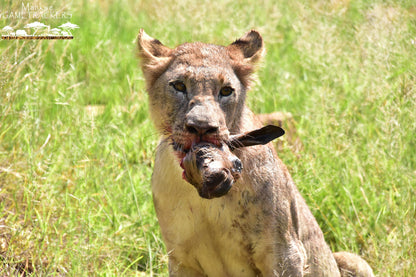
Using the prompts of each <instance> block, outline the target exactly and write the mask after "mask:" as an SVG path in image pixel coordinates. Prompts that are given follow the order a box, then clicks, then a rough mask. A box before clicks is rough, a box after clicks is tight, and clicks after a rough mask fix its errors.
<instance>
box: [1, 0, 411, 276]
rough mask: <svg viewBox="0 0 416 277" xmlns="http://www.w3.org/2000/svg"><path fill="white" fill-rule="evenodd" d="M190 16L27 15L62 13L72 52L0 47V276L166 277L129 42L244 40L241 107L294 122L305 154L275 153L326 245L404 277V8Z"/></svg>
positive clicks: (230, 10)
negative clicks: (257, 39) (250, 82)
mask: <svg viewBox="0 0 416 277" xmlns="http://www.w3.org/2000/svg"><path fill="white" fill-rule="evenodd" d="M204 2H205V3H203V4H198V5H196V4H194V2H193V1H190V0H182V1H179V2H178V3H176V4H173V3H172V4H166V2H165V1H161V0H160V1H131V0H122V1H110V3H107V2H104V1H97V2H95V1H81V0H76V1H72V2H71V4H65V5H64V4H59V3H56V2H54V1H50V2H47V1H40V2H39V5H40V6H51V5H52V6H53V9H55V10H64V11H67V12H68V13H71V14H72V18H71V19H70V21H71V22H72V23H75V24H78V25H79V26H80V29H78V30H74V31H73V34H74V37H75V38H74V40H72V41H0V275H1V276H3V275H12V274H19V273H21V272H24V271H27V272H32V273H33V274H34V275H41V276H61V275H68V276H91V275H98V276H151V275H161V276H166V275H167V255H166V253H165V248H164V246H163V242H162V240H161V238H160V232H159V228H158V224H157V220H156V216H155V212H154V209H153V205H152V200H151V198H152V196H151V192H150V177H151V174H152V165H153V161H154V149H155V147H156V145H157V140H158V135H157V133H156V132H155V130H154V128H153V125H152V123H151V122H150V119H149V117H148V114H147V109H148V107H147V96H146V93H145V90H144V80H143V76H142V74H141V72H140V70H139V69H138V66H137V64H138V62H137V60H136V59H135V52H134V47H135V45H134V40H135V37H136V34H137V33H138V30H139V28H144V29H145V30H146V32H147V33H148V34H150V35H151V36H153V37H156V38H158V39H160V40H161V41H162V42H164V43H165V44H166V45H168V46H171V47H173V46H175V45H177V44H179V43H183V42H186V41H195V40H200V41H204V42H213V43H218V44H228V43H230V42H232V41H233V40H234V39H236V38H238V37H240V36H241V35H242V34H243V33H244V32H245V31H247V30H249V29H251V28H255V29H257V30H259V31H260V32H261V33H262V35H263V38H264V40H265V43H266V48H267V54H266V56H265V58H264V62H263V66H262V67H261V68H260V70H259V72H258V81H257V82H256V85H255V86H254V87H253V89H252V91H251V93H250V95H249V97H248V105H249V106H250V107H251V108H252V109H253V110H254V111H255V112H257V113H268V112H273V111H286V112H291V113H292V114H293V115H294V119H295V121H296V128H297V134H298V136H299V138H300V140H301V141H302V145H303V147H302V148H301V149H300V150H299V149H298V148H296V149H295V148H294V147H292V146H291V145H290V143H285V146H286V147H285V148H284V149H283V150H282V151H280V153H279V155H280V157H281V158H282V159H283V161H284V162H285V163H286V164H287V165H288V167H289V169H290V171H291V172H292V176H293V178H294V179H295V181H296V183H297V185H298V187H299V189H300V190H301V192H302V194H303V195H304V197H305V199H306V201H307V202H308V204H309V206H310V207H311V209H312V211H313V213H314V215H315V216H316V218H317V220H318V222H319V224H320V226H321V228H322V230H323V231H324V233H325V237H326V240H327V242H328V243H329V244H330V246H331V247H332V249H333V250H334V251H340V250H346V251H352V252H355V253H359V254H360V255H362V256H363V257H364V258H365V259H366V260H367V261H368V262H369V263H370V264H371V266H372V267H373V268H374V271H375V273H376V274H377V275H378V276H415V275H416V268H415V267H414V264H415V263H416V233H415V230H414V229H415V226H416V220H415V218H416V204H415V203H416V139H415V134H416V91H415V87H416V70H415V64H416V45H415V44H412V43H411V41H412V40H414V39H416V5H415V4H414V3H413V1H411V0H409V1H387V0H386V1H381V0H379V1H376V0H374V1H365V0H355V1H354V0H350V1H348V0H334V1H324V0H318V1H301V0H298V1H268V0H265V1H260V2H259V1H249V0H239V1H231V0H229V1H221V2H219V3H216V4H211V2H209V1H204ZM311 2H313V3H311ZM20 5H21V3H19V2H16V1H13V2H12V1H5V0H2V1H0V12H2V13H3V14H4V11H11V10H14V11H17V10H20V9H21V7H20ZM32 21H33V20H32ZM40 21H42V22H44V23H45V24H48V25H60V24H62V23H65V22H66V20H59V19H51V18H49V19H44V20H40ZM28 22H30V20H29V19H10V18H4V17H0V28H2V27H4V26H6V25H11V26H12V27H19V26H20V28H21V27H23V26H24V24H26V23H28Z"/></svg>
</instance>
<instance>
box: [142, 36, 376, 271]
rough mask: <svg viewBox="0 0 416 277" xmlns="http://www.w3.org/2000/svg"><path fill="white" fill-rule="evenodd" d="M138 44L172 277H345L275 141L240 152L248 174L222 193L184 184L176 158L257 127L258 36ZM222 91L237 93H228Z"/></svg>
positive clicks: (158, 206) (156, 190) (154, 183)
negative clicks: (252, 94)
mask: <svg viewBox="0 0 416 277" xmlns="http://www.w3.org/2000/svg"><path fill="white" fill-rule="evenodd" d="M138 48H139V55H140V57H141V62H142V64H141V65H142V70H143V73H144V76H145V79H146V83H147V90H148V93H149V103H150V112H151V115H152V118H153V121H154V123H155V126H156V128H157V129H158V130H159V131H160V133H161V135H162V137H161V140H160V143H159V146H158V148H157V151H156V159H155V165H154V172H153V176H152V191H153V200H154V205H155V209H156V213H157V217H158V220H159V224H160V227H161V231H162V236H163V240H164V242H165V244H166V248H167V250H168V253H169V274H170V276H215V277H216V276H340V270H339V269H338V266H337V263H336V261H335V259H334V256H333V254H332V253H331V250H330V249H329V247H328V245H327V244H326V243H325V241H324V237H323V234H322V231H321V230H320V228H319V226H318V224H317V222H316V220H315V218H314V217H313V215H312V214H311V212H310V210H309V208H308V207H307V205H306V203H305V201H304V199H303V198H302V196H301V195H300V193H299V191H298V190H297V188H296V186H295V184H294V183H293V181H292V178H291V176H290V174H289V172H288V170H287V168H286V167H285V166H284V165H283V163H282V162H281V160H280V159H279V158H278V157H277V155H276V152H275V151H274V149H273V147H272V145H271V144H268V145H259V146H250V147H246V148H242V149H236V150H234V152H233V154H234V155H236V156H237V157H238V158H239V159H240V160H241V162H242V164H243V166H244V169H243V172H242V174H241V177H240V178H239V179H238V181H237V182H236V183H235V184H234V185H233V187H232V188H231V189H230V191H229V192H228V193H227V194H226V195H224V196H222V197H219V198H213V199H204V198H201V197H200V196H199V195H198V192H197V190H196V189H195V188H194V187H193V186H192V185H191V184H189V183H187V182H186V181H184V180H183V179H182V169H181V167H180V161H181V160H182V159H183V158H184V156H185V152H186V151H189V149H190V148H191V146H192V145H193V144H195V143H199V142H209V143H213V144H219V143H221V142H224V141H227V140H228V138H229V136H230V135H234V134H240V133H243V132H247V131H250V130H253V129H256V128H259V127H261V125H260V123H259V121H258V120H257V119H256V118H255V116H254V115H253V113H252V112H251V111H250V110H249V109H248V108H247V107H246V106H245V98H246V93H247V90H248V87H249V84H250V78H251V73H252V72H253V70H254V68H255V65H256V62H257V61H258V60H259V58H260V57H261V56H262V54H263V52H264V48H263V40H262V38H261V36H260V34H259V33H258V32H256V31H250V32H248V33H247V34H246V35H244V36H243V37H242V38H240V39H239V40H236V41H235V42H234V43H232V44H230V45H229V46H227V47H223V46H218V45H211V44H205V43H200V42H197V43H185V44H182V45H180V46H178V47H176V48H175V49H170V48H168V47H166V46H164V45H162V44H161V43H160V42H159V41H157V40H155V39H153V38H151V37H150V36H148V35H146V34H145V32H144V31H143V30H141V31H140V34H139V37H138ZM178 82H179V85H177V84H178ZM184 87H186V90H184V89H183V88H184ZM224 87H231V88H232V89H233V93H232V94H230V95H228V96H224V95H223V94H221V93H220V91H222V88H224ZM363 262H364V261H363ZM364 263H365V262H364ZM346 264H349V263H348V259H347V261H346ZM370 270H371V269H370ZM357 276H372V275H363V274H362V275H357Z"/></svg>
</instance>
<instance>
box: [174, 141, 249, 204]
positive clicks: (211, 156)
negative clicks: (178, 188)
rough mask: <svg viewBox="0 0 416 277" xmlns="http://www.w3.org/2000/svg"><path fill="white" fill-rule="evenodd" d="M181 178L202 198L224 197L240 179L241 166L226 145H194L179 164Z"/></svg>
mask: <svg viewBox="0 0 416 277" xmlns="http://www.w3.org/2000/svg"><path fill="white" fill-rule="evenodd" d="M181 166H182V167H183V169H184V172H183V178H184V179H185V180H186V181H188V182H189V183H191V184H192V185H193V186H194V187H195V188H196V189H197V191H198V193H199V195H200V196H201V197H203V198H207V199H211V198H214V197H220V196H223V195H225V194H226V193H227V192H228V191H229V190H230V188H231V187H232V185H233V184H234V182H235V181H237V180H238V178H239V177H240V174H241V171H242V169H243V166H242V164H241V161H240V159H238V158H237V157H236V156H235V155H234V154H232V153H231V151H230V150H229V148H228V146H227V145H225V144H224V145H222V146H221V147H218V146H216V145H214V144H211V143H205V142H203V143H200V144H196V145H194V146H193V147H192V148H191V149H190V151H188V153H187V154H186V155H185V157H184V158H183V160H182V162H181Z"/></svg>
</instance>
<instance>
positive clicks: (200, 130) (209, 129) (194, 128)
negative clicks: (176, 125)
mask: <svg viewBox="0 0 416 277" xmlns="http://www.w3.org/2000/svg"><path fill="white" fill-rule="evenodd" d="M185 129H186V131H188V132H189V133H191V134H195V135H198V136H203V135H210V134H215V133H217V132H218V130H219V127H218V126H217V125H215V124H210V123H208V122H199V121H188V122H187V123H186V124H185Z"/></svg>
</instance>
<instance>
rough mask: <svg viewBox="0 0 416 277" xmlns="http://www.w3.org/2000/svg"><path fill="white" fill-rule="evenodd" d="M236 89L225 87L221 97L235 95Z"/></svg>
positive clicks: (221, 91)
mask: <svg viewBox="0 0 416 277" xmlns="http://www.w3.org/2000/svg"><path fill="white" fill-rule="evenodd" d="M233 92H234V89H233V88H232V87H223V88H222V89H221V90H220V95H221V96H230V95H231V94H233Z"/></svg>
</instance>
